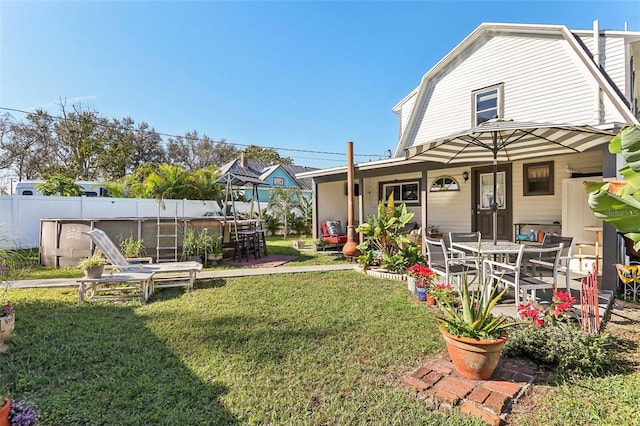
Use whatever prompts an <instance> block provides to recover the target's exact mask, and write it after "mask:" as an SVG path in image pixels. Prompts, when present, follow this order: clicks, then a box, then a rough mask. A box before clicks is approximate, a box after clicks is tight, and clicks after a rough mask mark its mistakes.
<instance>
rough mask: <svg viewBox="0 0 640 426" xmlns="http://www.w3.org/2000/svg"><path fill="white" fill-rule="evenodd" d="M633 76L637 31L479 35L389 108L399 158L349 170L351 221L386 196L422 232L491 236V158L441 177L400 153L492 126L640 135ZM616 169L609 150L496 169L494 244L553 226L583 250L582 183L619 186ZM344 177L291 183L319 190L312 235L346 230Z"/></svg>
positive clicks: (326, 175) (503, 27) (589, 219)
mask: <svg viewBox="0 0 640 426" xmlns="http://www.w3.org/2000/svg"><path fill="white" fill-rule="evenodd" d="M639 76H640V32H632V31H611V30H602V29H600V28H599V27H598V22H597V21H596V22H594V26H593V28H592V29H589V30H569V29H568V28H567V27H565V26H562V25H529V24H500V23H483V24H481V25H480V26H479V27H478V28H477V29H476V30H475V31H473V32H472V33H471V34H470V35H469V36H468V37H466V38H465V39H464V40H463V41H462V42H461V43H460V44H458V45H457V46H456V47H455V48H454V49H453V50H452V51H451V52H449V54H447V55H446V56H445V57H444V58H442V59H441V60H440V61H439V62H438V63H437V64H435V65H434V66H433V68H431V69H430V70H429V71H427V72H426V73H425V74H424V75H423V76H422V78H421V80H420V82H419V84H418V86H417V87H416V88H415V89H414V90H412V91H411V92H410V93H408V94H407V95H406V96H404V97H403V98H402V99H401V100H400V102H398V103H397V105H396V106H395V107H394V108H393V111H394V112H395V113H396V114H397V115H398V119H399V138H398V141H397V146H396V149H395V155H394V158H391V159H388V160H381V161H377V162H369V163H363V164H356V165H355V182H356V185H357V186H358V190H357V191H356V192H357V194H358V196H357V198H356V221H357V222H359V221H364V220H366V218H367V216H368V215H372V214H375V212H376V205H377V203H378V202H379V201H380V200H382V199H385V198H386V197H387V195H388V194H389V193H391V192H393V193H394V194H395V195H396V197H395V198H396V200H397V201H401V202H406V203H407V206H408V207H409V209H410V210H411V211H413V212H414V213H415V218H416V220H417V221H418V222H419V223H420V224H421V226H422V227H423V229H424V228H425V227H426V225H427V224H429V225H437V226H440V228H441V230H442V231H445V232H447V231H453V232H465V231H471V230H480V231H482V232H483V235H485V234H487V233H488V229H490V228H488V227H487V220H486V214H485V213H486V211H487V209H488V206H487V205H486V203H485V201H484V195H485V194H484V193H483V188H484V187H486V184H487V175H488V173H489V172H490V171H491V166H490V164H491V160H492V157H491V153H490V152H487V158H486V161H479V162H474V163H469V164H456V165H455V166H447V165H445V164H441V163H436V162H432V161H429V160H426V161H425V160H415V159H407V158H406V152H407V149H409V148H411V147H417V146H420V145H422V144H426V143H429V142H430V141H433V140H437V139H439V138H442V137H444V136H446V135H450V134H453V133H456V132H461V131H463V130H465V129H468V128H471V127H474V126H476V125H477V124H478V123H480V122H482V121H485V120H487V119H490V118H493V117H497V118H501V119H507V120H515V121H521V122H539V123H555V124H571V125H574V126H592V127H596V128H598V129H604V130H609V131H611V133H612V134H615V133H616V132H617V131H618V130H619V129H620V128H621V127H622V126H624V125H627V124H638V118H637V117H638V103H639V101H638V99H639V98H640V78H639ZM360 142H365V141H360ZM358 144H359V141H355V146H356V149H357V147H358ZM617 168H618V167H617V165H616V159H615V157H614V156H612V155H610V154H608V152H607V149H606V143H603V144H602V145H600V146H598V147H596V148H593V149H590V150H588V151H586V152H583V153H576V154H567V155H559V156H553V157H537V158H534V159H528V160H518V161H510V162H504V163H500V164H499V165H498V170H499V177H498V179H497V181H498V183H499V184H500V185H501V189H500V191H501V192H500V195H501V196H502V197H503V198H502V199H501V208H500V209H499V212H500V216H499V219H498V224H499V225H500V226H499V237H500V238H503V239H513V238H514V232H518V228H517V227H514V226H513V225H514V224H535V223H540V224H542V223H548V224H553V223H554V222H558V223H559V224H560V225H559V226H556V227H554V226H551V227H550V228H549V229H544V230H549V231H554V230H555V231H559V232H562V233H563V234H564V235H573V236H574V237H575V238H576V240H577V241H578V242H588V241H589V239H593V237H594V236H593V234H592V233H589V232H587V231H584V227H585V226H601V223H600V222H598V221H596V220H595V218H594V217H593V215H592V214H590V211H589V210H588V208H586V194H585V193H584V191H583V189H582V182H583V181H584V180H585V177H586V176H588V177H589V179H591V180H597V179H601V178H602V176H605V177H607V176H615V173H616V170H617ZM346 169H347V168H346V166H345V167H336V168H332V169H323V170H319V171H313V172H309V173H302V174H299V175H298V176H299V177H311V178H313V180H314V193H315V194H314V201H315V204H316V205H315V216H314V217H315V224H314V230H315V232H318V229H319V224H320V223H321V222H322V221H324V220H342V221H344V222H346V220H347V200H346V191H345V190H344V185H345V182H346ZM416 193H418V194H419V195H418V196H415V194H416ZM534 226H539V225H534ZM605 228H606V227H605ZM514 229H515V231H514ZM528 230H529V229H528V227H527V231H528ZM487 237H488V235H487ZM606 238H607V232H606V229H605V239H606ZM614 239H615V236H614ZM605 243H606V241H605ZM614 244H615V241H614ZM605 263H606V259H605Z"/></svg>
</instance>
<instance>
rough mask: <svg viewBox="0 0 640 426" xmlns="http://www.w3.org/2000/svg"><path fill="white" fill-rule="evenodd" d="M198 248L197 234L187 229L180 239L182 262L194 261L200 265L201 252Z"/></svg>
mask: <svg viewBox="0 0 640 426" xmlns="http://www.w3.org/2000/svg"><path fill="white" fill-rule="evenodd" d="M200 246H201V244H200V239H199V233H196V231H195V230H194V229H193V228H189V229H188V230H187V233H186V234H185V235H184V238H183V239H182V260H195V261H196V262H200V263H202V262H203V259H202V253H203V250H201V247H200Z"/></svg>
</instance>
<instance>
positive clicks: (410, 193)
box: [380, 180, 420, 204]
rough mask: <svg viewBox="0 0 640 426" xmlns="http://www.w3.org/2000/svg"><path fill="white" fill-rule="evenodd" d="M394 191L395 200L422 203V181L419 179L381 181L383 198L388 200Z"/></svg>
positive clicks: (406, 202)
mask: <svg viewBox="0 0 640 426" xmlns="http://www.w3.org/2000/svg"><path fill="white" fill-rule="evenodd" d="M392 193H393V200H394V201H395V202H399V203H405V204H420V182H419V181H417V180H411V181H401V182H400V181H396V182H382V183H380V195H381V197H380V198H381V199H382V200H388V199H389V195H391V194H392Z"/></svg>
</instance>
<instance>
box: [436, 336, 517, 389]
mask: <svg viewBox="0 0 640 426" xmlns="http://www.w3.org/2000/svg"><path fill="white" fill-rule="evenodd" d="M438 328H439V329H440V333H442V337H443V338H444V342H445V343H446V344H447V350H448V351H449V356H450V357H451V361H453V365H454V366H455V368H456V371H457V372H458V374H460V375H461V376H462V377H466V378H467V379H472V380H487V379H489V378H491V375H492V374H493V371H494V370H495V369H496V367H497V366H498V362H499V361H500V356H501V354H502V347H503V346H504V344H505V342H506V341H507V337H508V336H507V335H506V334H505V335H503V336H502V337H500V338H499V339H496V340H478V339H471V338H468V337H460V336H454V335H452V334H450V333H449V332H447V330H445V329H444V328H442V327H438Z"/></svg>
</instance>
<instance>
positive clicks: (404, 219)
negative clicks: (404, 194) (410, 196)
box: [356, 193, 414, 259]
mask: <svg viewBox="0 0 640 426" xmlns="http://www.w3.org/2000/svg"><path fill="white" fill-rule="evenodd" d="M413 216H414V214H413V213H412V212H409V211H407V206H406V205H405V204H404V203H403V204H400V205H399V206H396V205H395V202H394V199H393V193H391V194H390V195H389V199H388V200H387V203H386V204H385V202H384V201H381V202H380V203H379V204H378V215H377V216H373V215H371V216H369V217H368V219H367V222H364V223H361V224H360V226H358V227H357V228H356V232H360V233H362V234H364V235H365V237H366V238H365V240H364V241H363V242H362V243H360V244H359V245H358V250H360V253H365V252H368V251H378V252H379V253H380V258H382V259H389V258H391V256H394V255H395V254H397V253H398V252H399V250H400V248H399V244H400V243H409V239H408V238H407V237H406V236H405V235H403V234H402V233H401V230H402V229H403V228H404V227H405V226H406V225H407V224H408V223H409V222H410V221H411V219H413Z"/></svg>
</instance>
